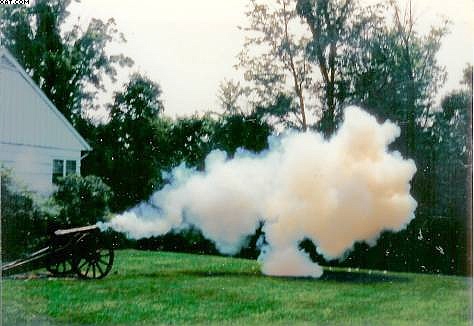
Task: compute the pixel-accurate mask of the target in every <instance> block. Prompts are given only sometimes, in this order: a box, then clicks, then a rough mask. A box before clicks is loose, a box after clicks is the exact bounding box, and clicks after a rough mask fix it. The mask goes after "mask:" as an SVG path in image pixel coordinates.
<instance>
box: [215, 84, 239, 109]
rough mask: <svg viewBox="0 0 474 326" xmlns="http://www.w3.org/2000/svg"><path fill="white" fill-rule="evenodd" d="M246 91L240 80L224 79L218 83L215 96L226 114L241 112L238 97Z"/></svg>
mask: <svg viewBox="0 0 474 326" xmlns="http://www.w3.org/2000/svg"><path fill="white" fill-rule="evenodd" d="M245 93H246V91H245V89H244V87H242V86H241V84H240V82H235V81H233V80H227V79H224V81H222V82H221V83H219V89H218V93H217V98H218V100H219V102H220V105H221V107H222V108H223V109H224V112H225V113H227V114H238V113H242V108H241V106H240V103H239V99H240V97H241V96H243V95H244V94H245Z"/></svg>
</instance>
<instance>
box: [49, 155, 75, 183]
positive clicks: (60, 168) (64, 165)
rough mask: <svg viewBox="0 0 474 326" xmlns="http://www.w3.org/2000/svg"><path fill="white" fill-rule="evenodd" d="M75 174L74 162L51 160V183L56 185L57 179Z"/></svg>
mask: <svg viewBox="0 0 474 326" xmlns="http://www.w3.org/2000/svg"><path fill="white" fill-rule="evenodd" d="M70 174H76V161H74V160H53V183H54V184H56V183H57V181H58V179H59V178H62V177H64V176H66V175H70Z"/></svg>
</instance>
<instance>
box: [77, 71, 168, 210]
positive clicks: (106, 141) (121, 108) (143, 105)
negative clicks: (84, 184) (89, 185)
mask: <svg viewBox="0 0 474 326" xmlns="http://www.w3.org/2000/svg"><path fill="white" fill-rule="evenodd" d="M160 97H161V88H160V87H159V85H157V84H156V83H154V82H153V81H151V80H150V79H148V78H147V77H144V76H142V75H139V74H134V75H132V76H131V78H130V80H129V81H128V82H127V83H126V84H124V86H123V90H122V91H120V92H116V93H115V95H114V101H113V103H112V104H110V105H109V110H110V121H109V123H108V124H106V125H101V126H99V127H98V129H97V131H96V136H95V137H94V138H95V141H94V143H93V144H92V145H93V146H94V147H95V148H96V150H95V151H94V152H92V153H91V155H89V156H88V157H87V158H86V160H85V170H86V173H87V172H93V173H95V174H97V175H98V176H100V177H102V178H103V179H104V181H105V182H106V183H107V184H108V185H109V186H110V187H111V188H112V190H113V192H114V194H115V198H114V201H113V202H112V205H111V208H112V209H113V210H115V211H118V210H123V209H125V208H127V207H130V206H132V205H135V204H137V203H138V202H140V201H141V200H145V199H146V198H148V196H149V195H150V194H151V193H152V192H153V190H154V189H155V187H156V186H157V185H159V184H160V181H161V172H160V171H161V168H163V167H164V166H165V167H166V166H168V162H167V157H169V153H170V150H169V148H168V147H166V144H168V143H169V142H168V141H165V140H163V139H164V138H167V137H168V133H169V123H168V121H167V120H166V119H161V118H160V114H161V113H162V112H163V104H162V101H161V99H160Z"/></svg>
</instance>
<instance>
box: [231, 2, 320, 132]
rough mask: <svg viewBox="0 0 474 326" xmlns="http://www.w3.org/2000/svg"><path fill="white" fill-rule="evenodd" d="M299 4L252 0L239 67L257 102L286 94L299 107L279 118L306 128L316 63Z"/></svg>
mask: <svg viewBox="0 0 474 326" xmlns="http://www.w3.org/2000/svg"><path fill="white" fill-rule="evenodd" d="M295 7H296V1H294V0H277V1H274V3H272V4H269V3H267V2H265V1H260V0H251V1H250V4H249V9H248V11H247V12H246V16H247V17H248V20H249V21H248V26H246V27H245V28H244V31H245V32H246V41H245V44H244V48H243V49H242V51H241V52H240V53H239V56H238V59H239V63H238V64H237V67H238V68H241V69H243V70H244V71H243V74H244V78H245V80H246V81H248V82H249V86H248V87H247V89H246V93H248V95H249V96H250V99H251V102H252V103H253V105H254V106H260V107H267V106H269V105H271V104H272V102H274V101H275V99H276V98H277V97H278V96H280V95H281V94H284V95H285V96H286V97H287V98H291V99H292V101H294V102H295V103H294V106H296V107H297V108H298V109H297V110H291V111H288V112H287V114H286V115H279V116H278V118H279V119H280V120H281V121H282V122H285V123H287V122H290V121H291V122H292V123H293V124H294V125H295V126H297V127H298V128H299V129H302V130H306V128H307V110H308V108H309V105H308V102H309V99H310V96H311V93H312V92H313V87H314V84H313V76H312V72H313V66H312V64H311V63H310V61H309V60H308V54H307V52H306V47H307V45H308V43H309V38H308V37H307V35H304V33H300V32H301V30H304V28H303V26H302V25H301V23H300V21H299V17H298V15H297V13H296V10H295Z"/></svg>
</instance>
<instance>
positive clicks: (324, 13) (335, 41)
mask: <svg viewBox="0 0 474 326" xmlns="http://www.w3.org/2000/svg"><path fill="white" fill-rule="evenodd" d="M355 9H356V4H355V1H353V0H298V3H297V7H296V10H297V12H298V14H299V15H300V16H301V17H302V18H304V19H305V21H306V23H307V25H308V26H309V28H310V30H311V34H312V36H313V38H312V40H311V42H310V43H309V44H308V51H309V54H310V56H311V59H312V60H313V61H314V62H315V63H316V64H317V66H318V68H319V71H320V73H321V76H322V83H321V84H320V89H321V90H322V97H323V98H324V106H323V113H322V117H321V120H320V121H319V128H320V129H321V131H322V132H323V133H324V134H325V135H326V136H330V135H331V134H332V133H333V132H334V130H335V128H336V122H337V120H338V116H339V115H340V112H339V109H340V104H341V103H342V100H343V96H342V94H341V92H340V89H339V88H338V85H339V84H341V83H342V82H343V80H344V77H345V76H343V74H342V71H341V62H343V59H342V58H341V57H342V56H343V55H344V52H345V51H344V47H345V45H347V42H348V40H350V39H351V38H352V37H353V36H354V31H355V29H353V28H352V26H351V25H352V23H353V21H352V20H351V19H350V18H351V17H354V19H357V18H356V17H358V15H357V13H356V10H355ZM346 49H347V50H348V47H346Z"/></svg>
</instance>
